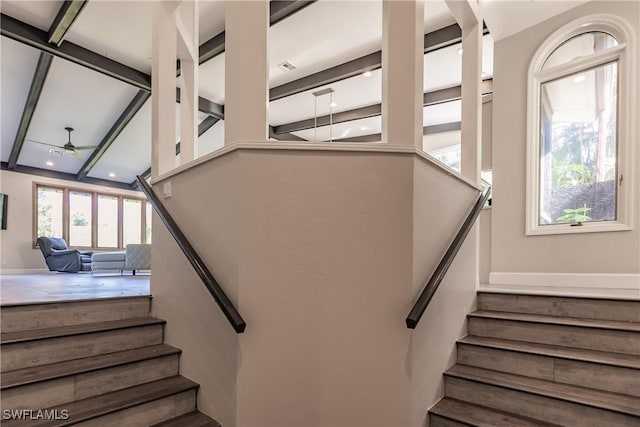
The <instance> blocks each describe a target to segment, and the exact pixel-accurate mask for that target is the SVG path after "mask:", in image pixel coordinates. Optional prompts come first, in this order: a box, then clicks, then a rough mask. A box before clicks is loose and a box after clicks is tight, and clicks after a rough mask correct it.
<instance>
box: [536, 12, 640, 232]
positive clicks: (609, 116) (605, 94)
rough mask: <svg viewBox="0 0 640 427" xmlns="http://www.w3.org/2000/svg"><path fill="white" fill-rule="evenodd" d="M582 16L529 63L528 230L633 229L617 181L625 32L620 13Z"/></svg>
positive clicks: (622, 125) (625, 76)
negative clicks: (625, 215)
mask: <svg viewBox="0 0 640 427" xmlns="http://www.w3.org/2000/svg"><path fill="white" fill-rule="evenodd" d="M584 20H585V22H587V23H578V22H576V23H573V24H569V25H568V26H566V27H564V28H561V29H560V30H558V32H557V33H556V34H554V35H552V36H551V37H550V38H549V39H548V40H547V42H546V43H545V44H543V46H541V48H540V49H539V50H538V52H537V53H536V55H535V56H534V59H533V61H532V64H531V67H530V71H529V101H530V105H529V132H528V133H529V134H528V171H529V172H528V179H527V193H528V203H529V208H528V210H527V233H528V234H548V233H566V232H580V231H605V230H612V229H616V227H617V226H618V225H622V226H621V227H618V228H617V229H621V230H622V229H628V227H626V225H624V224H622V221H621V214H622V213H623V209H621V206H622V205H623V202H625V201H624V200H623V199H624V197H623V194H622V192H621V191H620V188H619V187H620V186H621V185H622V182H623V181H622V178H623V173H622V170H623V166H624V165H622V164H621V159H623V158H624V157H623V155H622V153H623V152H624V151H625V149H626V145H625V139H626V138H625V137H626V136H627V135H628V132H627V126H626V123H625V122H624V121H621V119H622V116H621V114H620V108H622V107H624V106H625V105H628V104H627V103H628V102H629V97H628V96H626V95H625V93H624V92H623V91H622V89H623V87H624V86H625V82H626V81H627V80H626V79H628V77H629V76H628V71H627V69H628V64H629V63H630V62H629V59H628V47H627V46H626V45H625V44H624V43H623V42H624V40H625V39H626V36H625V32H624V30H623V29H622V28H620V27H619V26H618V25H617V22H614V21H616V20H610V19H608V18H607V19H604V18H603V19H602V21H601V22H598V20H597V19H587V18H584ZM627 203H628V202H627ZM576 226H578V227H576Z"/></svg>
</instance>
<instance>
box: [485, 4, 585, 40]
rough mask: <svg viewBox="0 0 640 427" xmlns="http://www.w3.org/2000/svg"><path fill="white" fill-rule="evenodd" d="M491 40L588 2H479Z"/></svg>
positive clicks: (509, 34)
mask: <svg viewBox="0 0 640 427" xmlns="http://www.w3.org/2000/svg"><path fill="white" fill-rule="evenodd" d="M479 1H480V4H481V5H482V14H483V16H484V21H485V22H486V24H487V26H488V27H489V28H490V29H491V34H493V38H494V39H495V40H496V41H498V40H502V39H504V38H506V37H509V36H512V35H513V34H516V33H519V32H520V31H523V30H525V29H527V28H529V27H532V26H534V25H536V24H539V23H540V22H542V21H544V20H546V19H549V18H551V17H552V16H555V15H558V14H560V13H562V12H565V11H567V10H569V9H573V8H574V7H576V6H580V5H581V4H583V3H586V2H587V1H589V0H479Z"/></svg>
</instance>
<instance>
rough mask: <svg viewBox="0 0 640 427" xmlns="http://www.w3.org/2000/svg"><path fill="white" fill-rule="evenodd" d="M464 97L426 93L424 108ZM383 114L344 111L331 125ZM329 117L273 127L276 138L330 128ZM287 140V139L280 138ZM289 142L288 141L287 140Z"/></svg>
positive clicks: (370, 109) (488, 83)
mask: <svg viewBox="0 0 640 427" xmlns="http://www.w3.org/2000/svg"><path fill="white" fill-rule="evenodd" d="M491 92H493V79H487V80H484V81H483V82H482V93H483V94H487V93H491ZM461 95H462V87H461V86H452V87H449V88H446V89H438V90H434V91H431V92H425V93H424V96H423V100H424V104H423V105H424V106H425V107H427V106H429V105H436V104H441V103H444V102H451V101H457V100H459V99H460V97H461ZM380 114H382V104H374V105H369V106H367V107H360V108H354V109H352V110H347V111H342V112H340V113H336V114H334V115H333V117H332V118H331V123H333V124H334V125H335V124H337V123H344V122H349V121H352V120H360V119H366V118H369V117H376V116H379V115H380ZM329 119H330V117H329V115H325V116H320V117H318V118H317V119H305V120H299V121H297V122H292V123H285V124H282V125H279V126H273V127H272V130H273V134H274V136H273V137H274V138H279V137H280V136H282V134H285V133H291V132H298V131H301V130H306V129H313V128H314V127H321V126H328V125H329ZM279 139H286V138H279ZM287 140H288V139H287Z"/></svg>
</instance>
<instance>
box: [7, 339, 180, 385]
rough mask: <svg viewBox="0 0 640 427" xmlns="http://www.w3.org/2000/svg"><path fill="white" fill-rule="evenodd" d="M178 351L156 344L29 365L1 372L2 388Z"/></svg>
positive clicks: (167, 354) (178, 350)
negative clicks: (46, 363) (47, 363)
mask: <svg viewBox="0 0 640 427" xmlns="http://www.w3.org/2000/svg"><path fill="white" fill-rule="evenodd" d="M180 353H181V350H180V349H178V348H175V347H172V346H170V345H167V344H158V345H152V346H148V347H141V348H135V349H132V350H125V351H119V352H116V353H107V354H101V355H98V356H91V357H85V358H82V359H74V360H67V361H64V362H58V363H51V364H49V365H39V366H32V367H28V368H22V369H15V370H13V371H7V372H3V373H2V381H1V382H2V386H1V388H2V390H5V389H8V388H11V387H16V386H21V385H25V384H31V383H36V382H40V381H46V380H52V379H55V378H61V377H65V376H69V375H75V374H80V373H85V372H91V371H95V370H98V369H104V368H110V367H114V366H119V365H125V364H128V363H134V362H140V361H143V360H148V359H153V358H156V357H163V356H169V355H172V354H180Z"/></svg>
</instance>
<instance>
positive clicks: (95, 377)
mask: <svg viewBox="0 0 640 427" xmlns="http://www.w3.org/2000/svg"><path fill="white" fill-rule="evenodd" d="M150 306H151V297H150V296H139V297H122V298H103V299H92V300H82V301H65V302H55V303H36V304H28V305H9V306H3V307H2V309H1V311H0V315H1V330H2V334H1V339H0V343H1V345H0V353H1V354H0V356H1V359H0V360H1V361H0V364H1V373H2V375H1V378H0V384H1V392H0V393H1V396H0V397H1V401H2V409H3V411H2V418H3V419H2V426H3V427H11V426H24V427H26V426H66V425H72V424H73V425H82V426H152V425H155V426H164V427H169V426H189V427H204V426H207V427H212V426H219V424H218V423H217V422H216V421H214V420H212V419H211V418H209V417H207V416H206V415H204V414H202V413H200V412H198V411H197V409H196V393H197V390H198V384H196V383H195V382H193V381H191V380H189V379H187V378H185V377H182V376H180V375H179V365H180V350H179V349H177V348H175V347H171V346H169V345H166V344H163V331H164V323H165V322H164V321H163V320H160V319H155V318H152V317H150V316H149V313H150ZM21 409H31V410H33V411H32V412H25V411H19V410H21ZM43 409H46V410H45V411H39V410H43ZM8 411H9V412H8ZM19 417H23V419H18V418H19ZM10 418H13V419H10ZM25 418H26V419H25ZM46 418H57V419H46Z"/></svg>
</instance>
